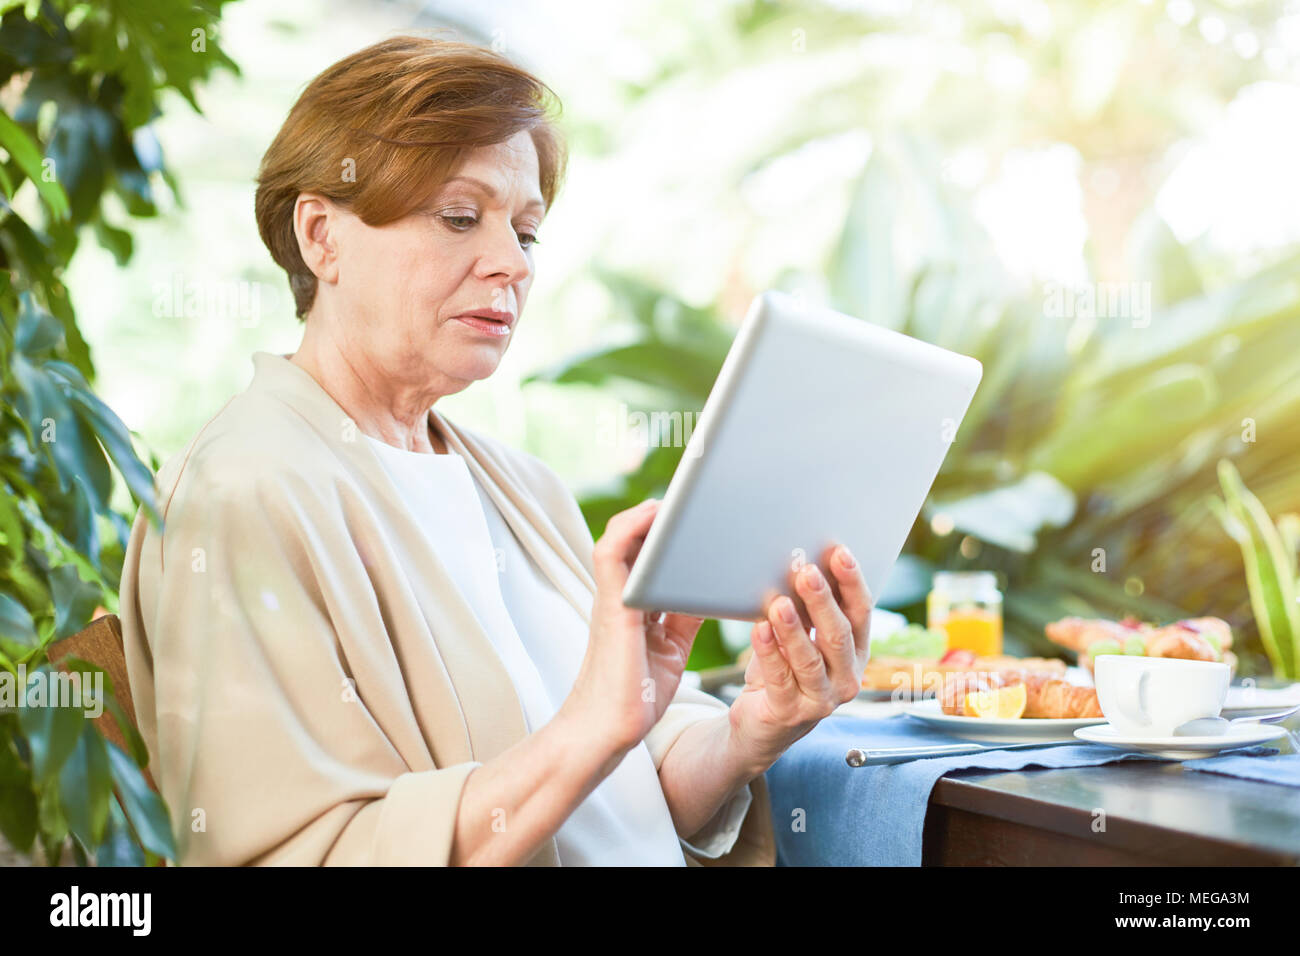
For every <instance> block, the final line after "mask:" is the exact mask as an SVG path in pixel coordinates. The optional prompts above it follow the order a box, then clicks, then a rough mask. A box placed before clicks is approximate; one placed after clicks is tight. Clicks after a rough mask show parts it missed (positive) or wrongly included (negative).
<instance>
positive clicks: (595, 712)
mask: <svg viewBox="0 0 1300 956" xmlns="http://www.w3.org/2000/svg"><path fill="white" fill-rule="evenodd" d="M658 506H659V502H658V500H656V499H654V498H648V499H646V500H645V501H643V502H641V504H639V505H637V506H636V507H634V508H629V509H627V510H626V511H620V512H619V513H618V514H616V515H614V517H612V518H610V519H609V523H608V524H607V525H606V526H605V533H604V535H602V536H601V538H600V540H599V541H597V542H596V545H595V550H594V551H593V552H592V562H593V564H594V568H595V577H596V598H595V601H594V602H593V604H592V609H591V633H590V635H589V637H588V640H587V653H586V655H585V656H584V657H583V660H582V666H581V668H580V669H579V671H578V676H577V679H576V680H575V681H574V684H573V689H572V691H570V693H569V696H568V697H567V698H566V699H565V701H564V706H563V710H564V711H565V712H566V713H568V714H569V715H570V716H574V717H576V718H577V719H578V721H580V722H581V724H582V725H585V726H589V727H591V728H592V729H593V730H594V731H595V732H597V733H599V734H601V735H604V736H605V738H606V740H607V741H608V743H609V744H610V746H611V747H612V748H613V749H614V751H615V752H616V753H622V752H626V751H628V750H631V749H632V748H633V747H635V746H636V745H637V744H638V743H639V742H640V741H641V739H642V738H643V737H645V735H646V734H647V733H648V732H649V731H650V729H651V728H652V727H654V725H655V724H657V723H658V722H659V718H660V717H662V716H663V714H664V711H665V710H667V708H668V705H669V703H671V702H672V699H673V695H674V694H676V693H677V687H678V685H679V684H680V683H681V679H682V671H683V670H684V669H685V667H686V659H687V658H688V657H690V653H691V645H692V644H693V643H694V642H695V635H696V633H697V632H698V631H699V629H700V625H701V624H702V623H703V622H704V618H702V617H693V616H691V615H688V614H667V615H663V614H659V613H654V612H648V611H639V610H636V609H634V608H629V607H627V606H625V605H624V604H623V588H624V587H625V586H626V585H627V579H628V575H629V574H630V573H631V569H632V564H633V562H634V561H635V560H636V556H637V555H638V554H639V553H640V551H641V545H642V544H644V543H645V537H646V534H647V533H648V532H649V530H650V525H651V524H652V523H653V522H654V518H655V515H656V514H657V513H658Z"/></svg>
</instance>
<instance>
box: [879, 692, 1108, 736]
mask: <svg viewBox="0 0 1300 956" xmlns="http://www.w3.org/2000/svg"><path fill="white" fill-rule="evenodd" d="M903 713H905V714H907V716H909V717H915V718H916V719H918V720H923V721H925V722H926V723H927V724H930V725H932V726H934V727H936V728H938V729H940V730H942V731H944V733H949V734H954V735H955V736H958V737H968V738H970V739H973V740H987V741H990V742H992V743H1006V744H1010V743H1019V742H1020V741H1030V740H1069V739H1070V735H1071V734H1073V733H1074V731H1075V730H1076V729H1077V728H1080V727H1088V726H1091V725H1092V724H1104V723H1105V722H1106V718H1105V717H1014V718H1007V717H959V716H957V715H955V714H945V713H944V712H943V707H942V706H940V704H939V701H937V700H923V701H920V702H919V703H915V704H912V705H910V706H908V707H906V708H905V709H904V710H903Z"/></svg>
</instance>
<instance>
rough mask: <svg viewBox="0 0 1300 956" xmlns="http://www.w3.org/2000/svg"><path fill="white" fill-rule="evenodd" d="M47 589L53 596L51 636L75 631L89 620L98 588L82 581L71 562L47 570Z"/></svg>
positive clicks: (62, 635)
mask: <svg viewBox="0 0 1300 956" xmlns="http://www.w3.org/2000/svg"><path fill="white" fill-rule="evenodd" d="M50 592H51V594H52V595H53V597H54V639H55V640H60V639H62V638H65V637H67V636H69V635H71V634H75V633H77V631H79V630H81V629H82V628H83V627H85V626H86V624H87V623H89V621H90V615H91V614H93V613H94V612H95V608H96V607H98V606H99V600H100V597H101V594H100V590H99V588H98V587H97V586H96V585H94V584H88V583H87V582H85V581H83V580H81V577H80V575H78V574H77V569H76V568H75V567H73V566H72V565H70V564H65V565H63V566H62V567H58V568H55V569H54V570H53V571H51V572H50Z"/></svg>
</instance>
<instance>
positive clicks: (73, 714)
mask: <svg viewBox="0 0 1300 956" xmlns="http://www.w3.org/2000/svg"><path fill="white" fill-rule="evenodd" d="M51 674H52V670H51V668H49V667H48V666H42V667H40V668H38V669H37V670H36V671H35V672H33V673H31V674H28V675H27V679H28V682H29V687H28V689H27V691H28V693H27V696H26V698H25V699H26V701H27V704H26V706H23V707H20V708H19V709H18V722H19V724H20V725H21V726H22V729H23V733H24V735H26V737H27V743H28V746H30V747H31V752H32V777H33V778H34V779H35V780H36V782H37V783H38V784H40V785H42V786H43V785H44V784H45V782H46V781H49V780H52V779H54V776H55V775H56V774H57V773H58V772H59V770H60V769H61V768H62V767H63V763H64V761H65V760H67V759H68V757H69V756H70V755H71V754H72V751H73V750H74V749H75V748H76V746H77V737H78V735H80V733H81V727H82V724H84V723H85V714H84V712H83V711H82V709H81V708H80V707H56V706H53V705H52V704H53V703H54V702H52V701H51V698H52V697H53V696H54V695H55V686H54V684H53V681H52V680H51ZM37 675H42V676H40V677H38V676H37ZM38 681H39V682H40V684H38V683H37V682H38ZM38 686H43V689H44V700H43V702H42V701H41V699H40V698H38V697H37V696H36V693H35V692H36V690H37V687H38ZM38 704H39V706H38Z"/></svg>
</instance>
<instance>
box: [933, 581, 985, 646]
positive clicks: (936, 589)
mask: <svg viewBox="0 0 1300 956" xmlns="http://www.w3.org/2000/svg"><path fill="white" fill-rule="evenodd" d="M926 618H927V620H926V624H927V626H929V627H932V628H934V629H936V630H942V631H943V632H944V633H946V634H947V635H948V650H950V651H952V650H966V651H970V652H972V653H973V654H975V655H976V656H977V657H996V656H997V655H999V654H1001V653H1002V592H1001V591H999V590H998V582H997V575H995V574H994V573H993V572H991V571H936V572H935V575H934V585H933V587H932V588H931V590H930V594H929V595H928V597H927V598H926Z"/></svg>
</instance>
